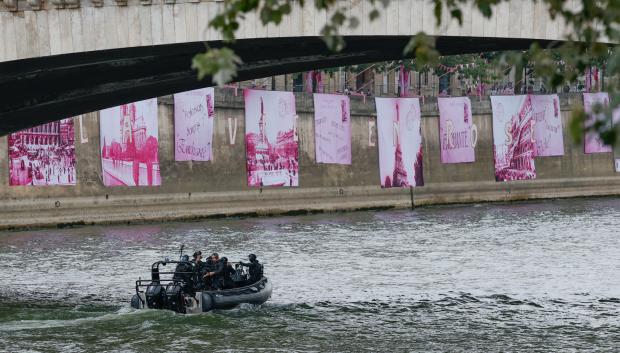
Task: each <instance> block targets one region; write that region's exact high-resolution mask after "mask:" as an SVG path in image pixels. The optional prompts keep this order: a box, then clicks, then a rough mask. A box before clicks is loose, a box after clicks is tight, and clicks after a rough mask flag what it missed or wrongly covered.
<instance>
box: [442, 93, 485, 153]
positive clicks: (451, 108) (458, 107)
mask: <svg viewBox="0 0 620 353" xmlns="http://www.w3.org/2000/svg"><path fill="white" fill-rule="evenodd" d="M437 104H438V105H439V139H440V147H441V163H468V162H474V161H475V160H476V156H475V153H474V147H475V146H476V140H477V138H478V133H477V131H478V130H476V126H475V125H474V123H473V117H472V114H471V102H470V100H469V98H467V97H453V98H438V99H437Z"/></svg>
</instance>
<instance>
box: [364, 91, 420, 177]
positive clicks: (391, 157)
mask: <svg viewBox="0 0 620 353" xmlns="http://www.w3.org/2000/svg"><path fill="white" fill-rule="evenodd" d="M375 102H376V106H377V131H378V134H379V173H380V177H381V186H382V187H384V188H389V187H410V186H422V185H424V177H423V173H422V133H421V130H420V101H419V99H418V98H375Z"/></svg>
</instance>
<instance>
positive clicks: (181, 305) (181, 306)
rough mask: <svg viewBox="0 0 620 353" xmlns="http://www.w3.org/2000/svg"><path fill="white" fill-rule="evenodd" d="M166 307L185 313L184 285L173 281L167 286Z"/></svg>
mask: <svg viewBox="0 0 620 353" xmlns="http://www.w3.org/2000/svg"><path fill="white" fill-rule="evenodd" d="M165 298H166V308H167V309H170V310H174V311H176V312H177V313H181V314H185V300H184V298H183V287H182V286H181V284H180V283H177V282H173V283H170V284H168V285H167V286H166V295H165Z"/></svg>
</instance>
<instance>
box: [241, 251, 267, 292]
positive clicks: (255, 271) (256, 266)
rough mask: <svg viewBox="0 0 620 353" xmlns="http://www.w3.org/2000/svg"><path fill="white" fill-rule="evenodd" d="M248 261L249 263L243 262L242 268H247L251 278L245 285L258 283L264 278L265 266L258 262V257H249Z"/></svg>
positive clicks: (251, 255) (252, 255)
mask: <svg viewBox="0 0 620 353" xmlns="http://www.w3.org/2000/svg"><path fill="white" fill-rule="evenodd" d="M248 260H250V262H249V263H246V262H241V266H246V267H247V268H248V272H249V273H250V278H249V279H248V280H247V281H246V283H245V285H248V284H252V283H255V282H258V281H259V280H260V279H261V278H263V265H262V264H261V263H260V262H258V259H257V258H256V255H254V254H250V255H248Z"/></svg>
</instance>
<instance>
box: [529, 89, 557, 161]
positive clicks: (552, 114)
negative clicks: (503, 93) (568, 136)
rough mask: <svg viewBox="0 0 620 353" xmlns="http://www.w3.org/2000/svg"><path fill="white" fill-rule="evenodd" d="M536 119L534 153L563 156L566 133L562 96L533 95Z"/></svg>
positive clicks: (545, 155) (536, 154)
mask: <svg viewBox="0 0 620 353" xmlns="http://www.w3.org/2000/svg"><path fill="white" fill-rule="evenodd" d="M530 99H531V100H532V111H533V113H532V114H533V119H534V140H535V141H536V142H535V143H534V155H535V156H539V157H550V156H563V155H564V135H563V133H562V114H561V111H560V98H558V95H557V94H550V95H531V96H530Z"/></svg>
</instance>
